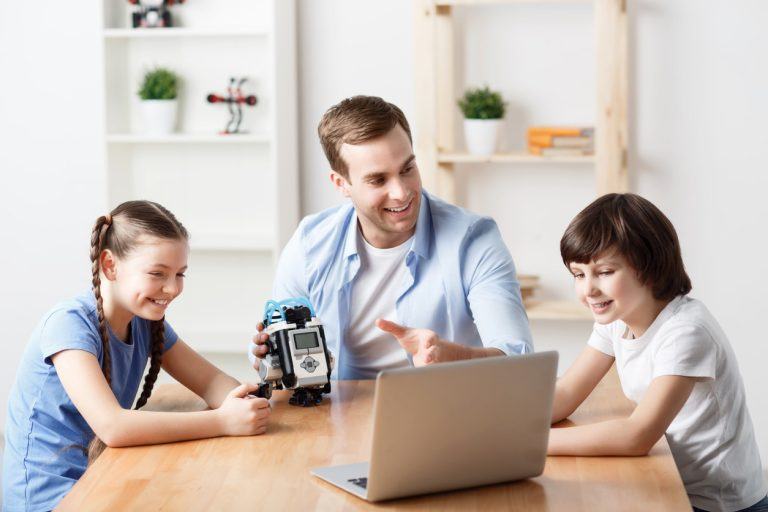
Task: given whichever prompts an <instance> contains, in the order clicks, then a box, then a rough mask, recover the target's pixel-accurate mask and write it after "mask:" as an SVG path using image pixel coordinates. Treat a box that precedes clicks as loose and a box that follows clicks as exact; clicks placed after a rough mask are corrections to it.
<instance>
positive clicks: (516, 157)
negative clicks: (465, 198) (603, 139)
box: [437, 151, 595, 164]
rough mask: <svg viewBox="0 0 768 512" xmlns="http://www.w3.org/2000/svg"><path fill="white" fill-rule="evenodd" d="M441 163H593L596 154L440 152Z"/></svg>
mask: <svg viewBox="0 0 768 512" xmlns="http://www.w3.org/2000/svg"><path fill="white" fill-rule="evenodd" d="M437 161H438V163H441V164H483V163H528V164H531V163H532V164H552V163H557V164H561V163H563V164H565V163H578V164H593V163H594V162H595V156H594V155H584V156H538V155H532V154H530V153H527V152H525V151H516V152H510V153H496V154H493V155H489V156H481V155H471V154H469V153H440V154H438V156H437Z"/></svg>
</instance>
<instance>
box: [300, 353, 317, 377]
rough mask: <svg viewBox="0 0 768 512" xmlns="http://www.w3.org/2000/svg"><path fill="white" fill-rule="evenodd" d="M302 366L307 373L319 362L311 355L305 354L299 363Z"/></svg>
mask: <svg viewBox="0 0 768 512" xmlns="http://www.w3.org/2000/svg"><path fill="white" fill-rule="evenodd" d="M300 366H301V367H302V368H304V369H305V370H307V371H308V372H309V373H312V372H314V371H315V368H317V367H318V366H320V363H318V362H317V361H315V360H314V359H312V358H311V357H309V356H307V357H306V358H304V361H303V362H302V363H301V365H300Z"/></svg>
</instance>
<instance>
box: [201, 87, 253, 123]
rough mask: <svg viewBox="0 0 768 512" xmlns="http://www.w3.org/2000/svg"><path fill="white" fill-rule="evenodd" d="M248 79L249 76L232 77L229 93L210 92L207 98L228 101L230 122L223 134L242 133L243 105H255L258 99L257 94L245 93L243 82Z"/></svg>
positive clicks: (212, 101)
mask: <svg viewBox="0 0 768 512" xmlns="http://www.w3.org/2000/svg"><path fill="white" fill-rule="evenodd" d="M246 81H248V79H247V78H240V79H239V80H238V79H237V78H234V77H233V78H230V79H229V86H228V87H227V95H226V96H222V95H219V94H213V93H211V94H209V95H208V97H207V98H206V99H207V100H208V103H226V104H227V109H228V110H229V122H228V123H227V126H226V127H225V128H224V130H223V131H221V133H222V134H224V135H226V134H230V133H241V132H240V123H241V122H242V121H243V105H248V106H251V107H252V106H254V105H256V102H257V101H258V100H257V99H256V96H255V95H253V94H251V95H248V96H245V95H243V84H244V83H245V82H246Z"/></svg>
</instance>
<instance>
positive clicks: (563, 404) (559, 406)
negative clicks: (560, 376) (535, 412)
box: [552, 382, 575, 423]
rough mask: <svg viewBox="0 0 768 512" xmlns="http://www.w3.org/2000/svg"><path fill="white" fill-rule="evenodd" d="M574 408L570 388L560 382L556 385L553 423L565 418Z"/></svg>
mask: <svg viewBox="0 0 768 512" xmlns="http://www.w3.org/2000/svg"><path fill="white" fill-rule="evenodd" d="M574 410H575V407H573V405H572V403H571V396H570V394H569V393H568V390H567V389H566V387H565V386H563V385H561V384H560V382H558V383H557V384H556V385H555V397H554V401H553V403H552V423H557V422H558V421H562V420H564V419H565V418H567V417H568V416H570V415H571V414H573V411H574Z"/></svg>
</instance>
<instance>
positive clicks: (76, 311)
mask: <svg viewBox="0 0 768 512" xmlns="http://www.w3.org/2000/svg"><path fill="white" fill-rule="evenodd" d="M150 325H151V324H150V321H148V320H144V319H143V318H139V317H134V318H133V320H131V340H130V343H126V342H123V341H121V340H120V339H118V338H117V337H116V336H115V335H114V333H113V332H112V331H111V330H110V329H108V331H109V346H110V351H111V356H112V390H113V391H114V392H115V396H116V397H117V400H118V402H119V403H120V405H121V406H122V407H123V408H125V409H129V408H131V407H132V405H133V402H134V399H135V398H136V394H137V391H138V390H139V386H140V385H141V383H142V377H143V374H144V370H145V368H146V366H147V363H148V360H149V356H150V348H151V344H152V334H151V330H150ZM177 339H178V337H177V336H176V333H175V332H174V331H173V329H172V328H171V326H170V325H169V324H168V323H167V322H166V323H165V350H166V351H167V350H168V349H170V348H171V347H172V346H173V344H174V343H176V340H177ZM72 349H74V350H84V351H86V352H90V353H91V354H93V355H95V356H96V357H97V358H98V360H99V363H101V361H102V358H103V352H102V345H101V338H100V336H99V328H98V317H97V314H96V300H95V298H94V296H93V293H92V292H89V293H86V294H83V295H81V296H78V297H76V298H74V299H72V300H68V301H65V302H62V303H60V304H58V305H57V306H56V307H54V308H53V309H52V310H51V311H49V312H48V313H47V314H46V315H45V316H44V317H43V319H42V320H41V322H40V323H39V324H38V326H37V327H36V328H35V330H34V332H33V333H32V337H31V339H30V341H29V344H28V345H27V348H26V350H25V352H24V355H23V357H22V360H21V364H20V366H19V370H18V373H17V374H16V381H15V383H14V385H13V388H12V389H11V393H10V396H9V399H8V412H7V418H6V423H5V426H6V430H5V452H4V454H3V511H7V512H15V511H17V510H18V511H22V510H23V511H36V510H51V509H53V508H54V507H55V506H56V505H57V504H58V503H59V501H60V500H61V499H62V498H63V497H64V495H65V494H66V493H67V492H69V490H70V489H71V488H72V486H73V485H74V484H75V482H76V481H77V480H78V478H80V477H81V476H82V474H83V473H84V472H85V468H86V465H87V458H86V456H85V454H84V452H83V449H82V448H85V447H87V446H88V444H89V443H90V442H91V440H92V439H93V436H94V433H93V430H91V428H90V427H89V426H88V423H86V421H85V419H84V418H83V416H82V415H81V414H80V413H79V412H78V411H77V409H76V408H75V405H74V404H73V403H72V400H70V398H69V396H68V395H67V392H66V391H65V390H64V387H63V386H62V385H61V381H60V380H59V376H58V374H57V373H56V368H55V367H54V366H53V363H52V362H51V356H53V355H54V354H56V353H57V352H61V351H62V350H72Z"/></svg>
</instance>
